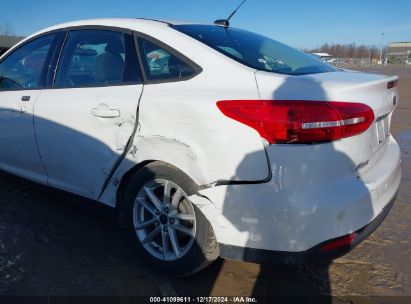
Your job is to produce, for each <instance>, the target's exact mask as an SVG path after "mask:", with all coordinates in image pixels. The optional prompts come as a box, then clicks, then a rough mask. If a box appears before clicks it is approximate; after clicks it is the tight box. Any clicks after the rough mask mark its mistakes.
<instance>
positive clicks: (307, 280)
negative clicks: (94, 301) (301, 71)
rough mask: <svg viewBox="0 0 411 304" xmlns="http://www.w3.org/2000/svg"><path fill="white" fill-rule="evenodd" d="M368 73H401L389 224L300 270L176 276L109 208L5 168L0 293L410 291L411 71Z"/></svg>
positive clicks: (252, 267) (223, 266)
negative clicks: (396, 173)
mask: <svg viewBox="0 0 411 304" xmlns="http://www.w3.org/2000/svg"><path fill="white" fill-rule="evenodd" d="M353 69H355V68H353ZM363 69H364V70H366V71H368V72H372V73H380V74H387V75H399V76H400V82H399V90H400V103H399V109H398V110H397V112H396V113H395V116H394V119H393V122H392V128H391V131H392V133H393V135H394V137H395V138H396V139H397V140H398V141H399V143H400V146H401V150H402V170H403V179H402V184H401V186H400V191H399V195H398V199H397V201H396V204H395V205H394V207H393V209H392V211H391V213H390V214H389V216H388V217H387V219H386V220H385V222H384V223H383V224H382V226H380V227H379V228H378V229H377V231H376V232H374V234H373V235H372V236H371V237H370V238H368V239H367V240H366V241H364V242H363V243H362V244H360V245H359V246H358V247H357V248H356V249H355V250H353V251H352V252H351V253H349V254H347V255H346V256H344V257H342V258H340V259H337V260H336V261H334V262H333V263H331V264H329V265H321V266H306V267H302V268H298V269H285V268H278V267H274V266H267V265H259V264H251V263H244V262H237V261H228V260H224V261H223V260H220V261H218V262H216V263H215V264H213V265H212V266H211V267H209V268H207V269H205V270H204V271H202V272H200V273H198V274H196V275H194V276H192V277H189V278H179V279H176V278H171V277H167V276H164V275H163V274H162V273H159V272H157V271H154V270H152V269H150V268H148V267H147V265H146V264H145V263H144V262H142V261H140V260H139V257H138V256H137V255H136V254H135V253H134V251H133V250H132V248H130V246H129V244H128V240H127V239H126V237H125V236H124V233H123V231H122V230H121V229H120V228H117V226H116V225H115V223H114V221H113V220H112V219H111V217H110V214H109V213H108V212H106V210H105V208H94V207H90V203H89V202H87V201H85V200H82V199H80V198H77V197H72V196H69V195H66V194H62V193H60V192H57V191H54V190H50V189H48V188H46V187H40V186H37V185H32V184H30V183H26V182H23V181H21V180H19V179H17V178H14V177H12V176H10V175H8V174H6V173H0V295H25V296H37V295H39V296H46V297H49V296H72V295H86V296H88V295H93V296H95V295H102V296H136V295H149V296H154V295H175V294H177V295H182V296H183V295H184V296H185V295H187V296H208V295H224V296H231V295H243V296H250V295H254V296H267V295H275V296H278V295H295V296H302V295H322V296H323V298H322V299H327V297H329V296H334V298H333V299H331V298H330V299H329V300H330V303H331V301H334V302H335V303H340V302H341V303H345V302H346V301H348V300H351V301H353V302H354V303H384V301H385V300H384V298H367V297H358V296H403V295H408V296H411V201H410V198H411V69H410V68H408V69H407V68H402V67H378V66H377V67H368V68H363ZM408 300H409V299H408ZM0 301H1V300H0ZM390 301H391V302H393V303H396V301H399V302H401V301H404V303H406V301H407V299H406V298H396V297H395V298H391V300H390Z"/></svg>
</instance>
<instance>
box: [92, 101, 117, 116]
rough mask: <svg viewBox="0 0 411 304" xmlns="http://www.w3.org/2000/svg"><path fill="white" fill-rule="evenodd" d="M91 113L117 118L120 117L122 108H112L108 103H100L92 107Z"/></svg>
mask: <svg viewBox="0 0 411 304" xmlns="http://www.w3.org/2000/svg"><path fill="white" fill-rule="evenodd" d="M91 114H93V115H94V116H97V117H102V118H115V117H120V110H117V109H110V107H109V106H108V105H106V104H100V105H98V107H97V108H92V109H91Z"/></svg>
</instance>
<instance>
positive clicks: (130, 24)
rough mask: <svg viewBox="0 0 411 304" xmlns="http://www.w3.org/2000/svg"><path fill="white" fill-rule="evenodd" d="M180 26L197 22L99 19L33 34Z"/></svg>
mask: <svg viewBox="0 0 411 304" xmlns="http://www.w3.org/2000/svg"><path fill="white" fill-rule="evenodd" d="M171 24H172V25H180V24H198V23H197V22H189V21H182V20H160V19H148V18H100V19H86V20H78V21H70V22H65V23H61V24H57V25H54V26H50V27H47V28H45V29H42V30H41V31H39V32H37V33H35V34H34V35H38V34H40V33H42V32H48V31H52V30H57V29H64V28H68V27H76V26H112V27H120V28H129V29H134V28H143V27H147V26H149V27H150V28H151V27H160V28H161V27H165V26H168V25H171Z"/></svg>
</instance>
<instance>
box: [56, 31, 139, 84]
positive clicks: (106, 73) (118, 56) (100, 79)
mask: <svg viewBox="0 0 411 304" xmlns="http://www.w3.org/2000/svg"><path fill="white" fill-rule="evenodd" d="M140 75H141V72H140V68H139V64H138V60H137V54H136V49H135V46H134V39H133V36H132V35H131V34H126V33H122V32H116V31H109V30H73V31H70V32H69V34H68V37H67V41H66V43H65V46H64V49H63V52H62V56H61V60H60V64H59V67H58V70H57V74H56V80H55V86H56V87H65V88H70V87H88V86H109V85H118V84H133V83H141V82H142V79H141V76H140Z"/></svg>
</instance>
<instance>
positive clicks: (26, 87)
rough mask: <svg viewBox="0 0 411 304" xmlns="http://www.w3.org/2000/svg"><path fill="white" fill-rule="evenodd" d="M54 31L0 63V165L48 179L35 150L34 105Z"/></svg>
mask: <svg viewBox="0 0 411 304" xmlns="http://www.w3.org/2000/svg"><path fill="white" fill-rule="evenodd" d="M56 36H57V34H56V33H54V34H49V35H44V36H41V37H39V38H36V39H34V40H31V41H29V42H27V43H25V44H23V46H21V47H19V48H17V49H16V50H14V51H12V52H11V53H9V54H8V55H7V56H6V57H5V58H4V59H2V60H1V62H0V168H1V169H3V170H6V171H9V172H11V173H14V174H17V175H20V176H23V177H26V178H29V179H32V180H35V181H38V182H43V183H46V182H47V175H46V171H45V170H44V166H43V164H42V162H41V159H40V156H39V152H38V149H37V144H36V138H35V134H34V126H33V108H34V105H35V102H36V100H37V98H38V96H39V94H40V92H41V91H40V89H42V88H44V85H45V77H44V76H45V75H46V74H47V68H48V64H47V63H48V61H49V58H50V57H51V53H52V50H53V44H54V42H55V39H56Z"/></svg>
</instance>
